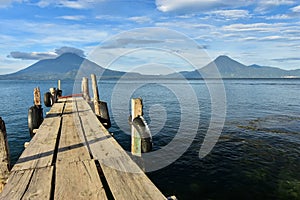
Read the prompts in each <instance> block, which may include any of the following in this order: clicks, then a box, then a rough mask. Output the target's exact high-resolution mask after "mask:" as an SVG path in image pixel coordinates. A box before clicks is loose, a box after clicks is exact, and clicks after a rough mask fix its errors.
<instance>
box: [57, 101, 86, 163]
mask: <svg viewBox="0 0 300 200" xmlns="http://www.w3.org/2000/svg"><path fill="white" fill-rule="evenodd" d="M76 112H77V109H76V107H75V104H73V103H72V101H68V103H67V104H66V106H65V109H64V112H63V115H62V118H63V119H62V125H61V136H60V140H59V146H58V155H57V160H58V161H61V162H77V161H81V160H90V159H91V157H90V154H89V152H88V149H87V147H86V146H85V141H84V137H83V133H82V129H81V126H76V125H75V123H77V124H78V123H79V124H80V121H79V116H78V114H77V113H76Z"/></svg>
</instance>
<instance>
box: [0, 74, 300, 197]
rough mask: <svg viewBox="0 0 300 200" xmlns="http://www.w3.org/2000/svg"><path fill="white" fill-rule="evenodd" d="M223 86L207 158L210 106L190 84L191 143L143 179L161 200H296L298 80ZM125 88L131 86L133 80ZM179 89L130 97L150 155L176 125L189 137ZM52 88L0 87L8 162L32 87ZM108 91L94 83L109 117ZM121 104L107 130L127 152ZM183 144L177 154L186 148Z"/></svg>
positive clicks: (23, 136)
mask: <svg viewBox="0 0 300 200" xmlns="http://www.w3.org/2000/svg"><path fill="white" fill-rule="evenodd" d="M142 83H143V82H142ZM162 83H163V84H164V85H165V86H166V85H167V86H170V87H169V88H168V87H165V86H164V85H163V84H162ZM224 83H225V89H226V96H227V99H226V105H227V116H226V122H225V127H224V129H223V131H222V134H221V137H220V138H219V140H218V142H217V144H216V146H215V147H214V148H213V150H212V152H210V153H209V154H208V155H207V156H206V157H204V158H203V159H199V149H200V147H201V144H202V142H203V138H204V136H205V134H206V131H207V129H208V124H209V122H210V117H211V116H210V112H211V103H210V95H209V92H208V90H207V87H206V85H205V82H203V81H201V80H192V81H190V82H189V84H190V86H191V87H192V88H193V90H194V91H195V94H196V95H197V98H198V104H199V109H200V113H198V115H199V116H197V117H199V119H200V122H199V124H197V125H199V128H198V130H196V131H197V132H196V137H195V138H194V140H193V143H192V144H191V145H190V146H189V148H188V150H187V151H185V153H184V154H183V155H182V156H180V158H179V159H177V160H176V161H175V162H173V163H172V164H170V165H169V166H167V167H165V168H163V169H160V170H158V171H155V172H151V173H148V176H149V177H150V179H151V180H152V181H153V182H154V183H155V184H156V185H157V186H158V188H160V189H161V190H162V192H163V193H164V194H165V195H166V196H170V195H176V196H177V197H178V198H179V199H300V171H299V169H300V117H299V113H300V105H299V102H300V95H299V88H300V80H225V81H224ZM124 84H125V86H126V87H127V88H131V87H133V86H134V85H135V84H137V82H134V83H132V82H130V81H128V83H124ZM180 84H186V83H184V82H180V81H176V80H172V81H163V82H159V81H156V82H155V83H153V82H152V83H150V84H146V85H144V86H142V87H140V88H139V89H137V90H135V92H134V94H133V96H134V97H138V96H141V97H143V99H144V106H145V107H144V113H145V119H146V120H147V122H148V123H149V124H150V128H151V129H152V131H153V133H155V135H154V136H153V142H154V151H158V150H160V149H161V148H163V147H164V146H166V145H168V144H169V143H170V141H172V139H173V138H174V137H175V136H176V135H177V134H181V133H178V130H179V127H180V123H181V121H184V122H185V124H186V125H185V127H184V128H183V129H181V130H180V132H182V133H188V132H189V131H190V127H191V126H192V125H194V124H193V123H192V122H193V120H190V119H192V118H193V117H195V116H189V115H187V116H188V117H185V118H182V117H181V111H182V110H181V109H180V106H181V105H180V101H179V99H178V98H177V96H176V94H175V93H174V92H173V91H172V90H170V88H173V87H176V85H180ZM55 85H56V82H33V81H29V82H24V81H0V90H1V94H2V96H1V104H0V116H1V117H2V118H3V119H4V120H5V122H6V125H7V132H8V139H9V144H10V148H11V156H12V160H13V161H14V162H15V161H16V159H17V157H18V156H19V155H20V153H21V152H22V150H23V144H24V142H25V141H28V140H29V133H28V130H27V111H28V108H29V107H30V106H31V105H32V100H33V99H32V92H33V88H34V87H36V86H40V88H41V91H42V93H44V92H45V91H47V90H48V88H49V87H52V86H55ZM72 87H73V83H72V82H62V88H64V90H63V93H64V94H65V95H66V94H70V93H71V91H72ZM114 87H115V81H110V80H101V81H100V82H99V91H100V98H101V99H102V100H104V101H107V102H108V105H109V110H110V113H112V107H111V98H112V91H113V90H114ZM126 87H124V88H125V89H126ZM12 97H15V98H14V100H13V101H12V100H11V99H12ZM119 98H122V96H119ZM185 98H187V99H188V98H189V95H188V94H186V95H185ZM125 101H126V102H125V103H124V102H123V103H121V101H120V104H119V105H115V106H114V107H113V110H114V114H111V117H112V123H113V124H112V128H111V129H110V131H111V132H113V133H114V137H115V138H116V139H117V140H118V142H119V143H120V144H121V145H122V147H123V148H124V149H126V150H129V148H130V136H129V135H128V133H129V132H130V131H129V126H128V123H127V119H128V116H129V107H128V104H127V103H128V102H127V101H129V99H128V100H125ZM194 106H197V105H194V104H191V105H189V106H186V107H187V109H186V111H187V114H188V111H189V110H193V108H194ZM44 111H45V112H46V111H47V109H46V108H44ZM114 115H115V116H116V115H117V116H118V118H119V119H120V120H119V119H117V118H116V117H114ZM123 119H124V120H123ZM117 120H118V124H117V123H116V121H117ZM182 135H184V134H182ZM185 139H186V138H182V144H178V147H177V148H180V145H183V146H184V141H185ZM175 148H176V147H175ZM171 153H172V152H171ZM166 159H167V158H166ZM154 162H155V161H154Z"/></svg>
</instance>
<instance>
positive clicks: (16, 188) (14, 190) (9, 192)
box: [0, 169, 34, 200]
mask: <svg viewBox="0 0 300 200" xmlns="http://www.w3.org/2000/svg"><path fill="white" fill-rule="evenodd" d="M33 171H34V170H33V169H30V170H24V171H15V172H12V174H11V175H10V176H9V178H8V182H7V184H6V186H5V187H4V189H3V191H2V192H1V193H0V199H3V200H4V199H9V200H19V199H21V198H22V196H23V194H24V193H25V191H26V188H27V185H28V183H29V181H30V178H31V175H32V173H33Z"/></svg>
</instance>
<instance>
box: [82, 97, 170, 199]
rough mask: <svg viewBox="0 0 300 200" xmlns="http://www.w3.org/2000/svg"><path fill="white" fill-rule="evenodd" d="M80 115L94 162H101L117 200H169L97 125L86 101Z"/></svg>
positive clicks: (100, 126) (103, 129)
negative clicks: (95, 160)
mask: <svg viewBox="0 0 300 200" xmlns="http://www.w3.org/2000/svg"><path fill="white" fill-rule="evenodd" d="M77 104H78V105H77V106H78V113H79V116H80V118H81V120H82V126H83V128H84V132H85V135H86V138H87V141H88V143H89V146H90V149H91V152H92V154H93V157H94V159H97V160H99V163H100V165H101V168H102V170H103V173H104V176H105V177H106V180H107V182H108V185H109V187H110V190H111V191H112V194H113V195H114V198H115V199H124V198H126V199H166V198H165V197H164V195H163V194H162V193H161V192H160V191H159V190H158V189H157V188H156V186H155V185H154V184H153V183H152V182H151V181H150V179H149V178H148V177H147V176H146V175H145V174H144V172H143V171H142V170H141V169H140V168H139V167H138V166H137V165H136V163H134V162H133V161H132V159H131V158H130V157H129V156H128V155H127V153H126V152H125V151H124V150H123V149H122V147H121V146H120V145H119V144H118V143H117V142H116V141H115V139H113V138H112V137H111V136H110V134H109V132H108V131H107V130H106V129H105V128H104V127H103V125H102V124H101V123H100V122H99V121H98V119H97V118H96V116H95V114H93V113H92V110H91V109H90V108H89V106H88V104H87V103H85V102H84V101H83V100H80V99H77Z"/></svg>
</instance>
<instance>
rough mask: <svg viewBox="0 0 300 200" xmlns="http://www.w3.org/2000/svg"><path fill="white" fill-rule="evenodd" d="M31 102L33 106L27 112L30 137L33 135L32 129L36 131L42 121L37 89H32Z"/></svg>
mask: <svg viewBox="0 0 300 200" xmlns="http://www.w3.org/2000/svg"><path fill="white" fill-rule="evenodd" d="M33 102H34V105H33V106H31V107H30V108H29V110H28V128H29V133H30V136H31V137H33V136H34V135H35V132H34V129H38V128H39V127H40V125H41V124H42V122H43V120H44V118H43V108H42V105H41V93H40V88H39V87H36V88H34V91H33Z"/></svg>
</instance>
